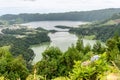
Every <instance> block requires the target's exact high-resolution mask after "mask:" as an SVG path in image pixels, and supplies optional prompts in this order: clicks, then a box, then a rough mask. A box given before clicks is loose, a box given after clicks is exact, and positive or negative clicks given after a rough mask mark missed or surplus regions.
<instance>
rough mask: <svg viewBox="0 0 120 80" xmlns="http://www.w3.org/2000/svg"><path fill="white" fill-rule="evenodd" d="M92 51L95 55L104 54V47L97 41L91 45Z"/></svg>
mask: <svg viewBox="0 0 120 80" xmlns="http://www.w3.org/2000/svg"><path fill="white" fill-rule="evenodd" d="M92 50H93V52H94V53H95V54H102V53H103V52H105V47H104V46H102V44H101V42H100V41H97V42H96V44H94V45H93V49H92Z"/></svg>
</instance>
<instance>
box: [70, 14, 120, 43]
mask: <svg viewBox="0 0 120 80" xmlns="http://www.w3.org/2000/svg"><path fill="white" fill-rule="evenodd" d="M69 32H71V33H75V34H77V35H82V36H84V37H85V36H94V39H97V40H102V41H104V42H105V41H106V40H107V39H109V38H111V37H113V36H114V35H118V36H120V14H114V15H113V16H112V17H111V18H108V19H106V20H104V21H99V22H96V23H91V24H86V25H81V26H80V27H79V28H71V29H70V30H69Z"/></svg>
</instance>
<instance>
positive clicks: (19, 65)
mask: <svg viewBox="0 0 120 80" xmlns="http://www.w3.org/2000/svg"><path fill="white" fill-rule="evenodd" d="M0 55H1V56H0V76H3V78H2V79H3V80H4V78H7V79H10V80H16V79H19V78H20V79H22V80H25V79H26V77H27V75H28V74H29V72H28V69H27V68H26V64H25V61H24V60H23V58H22V57H21V56H19V57H17V58H14V57H13V56H12V55H11V54H10V52H9V50H8V49H7V48H4V47H3V48H0ZM5 80H6V79H5Z"/></svg>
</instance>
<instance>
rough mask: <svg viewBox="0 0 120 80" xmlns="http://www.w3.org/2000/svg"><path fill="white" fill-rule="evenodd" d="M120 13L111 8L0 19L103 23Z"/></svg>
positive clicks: (13, 16) (11, 15) (119, 9)
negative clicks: (102, 21)
mask: <svg viewBox="0 0 120 80" xmlns="http://www.w3.org/2000/svg"><path fill="white" fill-rule="evenodd" d="M117 13H120V8H109V9H101V10H92V11H80V12H66V13H49V14H40V13H36V14H28V13H24V14H18V15H13V14H6V15H2V16H1V17H0V19H1V20H7V21H10V22H32V21H48V20H50V21H52V20H58V21H60V20H70V21H90V22H91V21H101V20H104V19H107V18H110V17H111V16H112V15H114V14H117Z"/></svg>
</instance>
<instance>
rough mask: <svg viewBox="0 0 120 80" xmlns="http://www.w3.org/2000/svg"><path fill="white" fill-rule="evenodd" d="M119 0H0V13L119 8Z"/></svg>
mask: <svg viewBox="0 0 120 80" xmlns="http://www.w3.org/2000/svg"><path fill="white" fill-rule="evenodd" d="M119 3H120V0H0V12H1V13H5V12H7V13H23V12H24V13H26V12H31V13H32V12H43V13H48V12H65V11H83V10H84V11H86V10H93V9H102V8H120V5H119Z"/></svg>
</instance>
